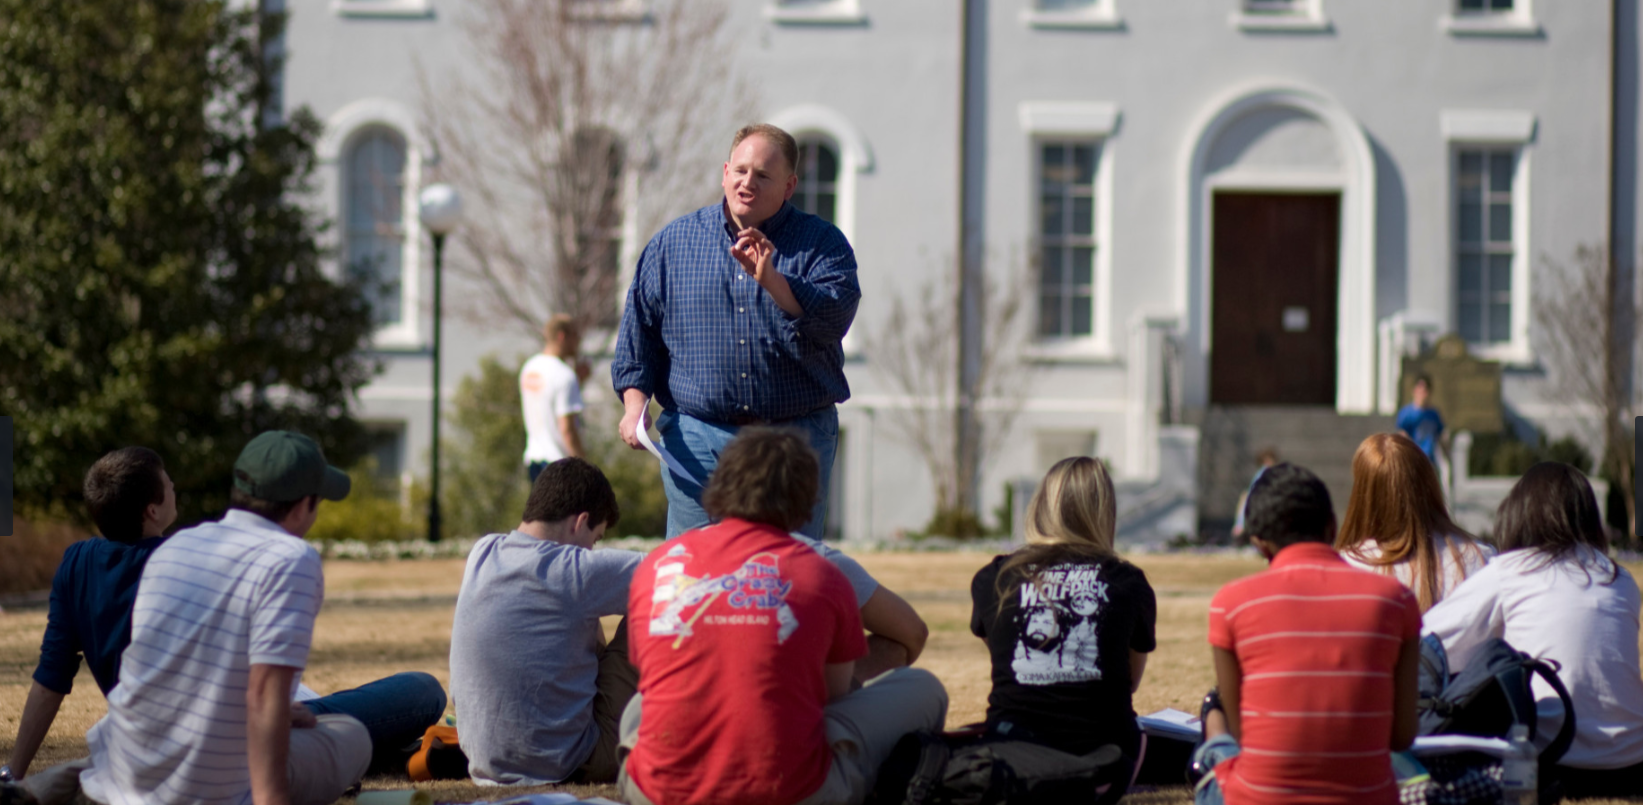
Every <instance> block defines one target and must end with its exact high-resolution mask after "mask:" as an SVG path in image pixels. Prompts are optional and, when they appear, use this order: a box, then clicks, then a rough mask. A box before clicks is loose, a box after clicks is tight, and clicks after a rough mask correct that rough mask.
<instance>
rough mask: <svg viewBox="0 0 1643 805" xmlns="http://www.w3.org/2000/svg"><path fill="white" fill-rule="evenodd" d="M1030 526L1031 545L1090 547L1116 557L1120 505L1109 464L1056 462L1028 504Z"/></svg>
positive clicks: (1081, 460)
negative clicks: (1114, 546) (1116, 497)
mask: <svg viewBox="0 0 1643 805" xmlns="http://www.w3.org/2000/svg"><path fill="white" fill-rule="evenodd" d="M1026 526H1027V543H1028V544H1029V545H1074V546H1078V547H1085V546H1089V547H1094V548H1095V549H1097V550H1099V551H1101V552H1103V553H1106V554H1109V555H1110V554H1113V553H1114V550H1113V536H1114V534H1115V533H1116V532H1117V531H1118V504H1117V502H1116V501H1115V500H1114V494H1113V489H1112V477H1111V476H1109V475H1108V474H1107V467H1106V465H1104V464H1102V463H1101V462H1099V461H1097V460H1095V459H1093V458H1086V457H1076V458H1064V459H1062V460H1060V461H1058V462H1056V465H1055V466H1054V467H1051V468H1050V471H1049V472H1048V473H1046V474H1045V475H1044V482H1043V483H1042V484H1039V486H1038V491H1037V492H1034V493H1033V499H1032V502H1031V503H1029V504H1028V505H1027V523H1026Z"/></svg>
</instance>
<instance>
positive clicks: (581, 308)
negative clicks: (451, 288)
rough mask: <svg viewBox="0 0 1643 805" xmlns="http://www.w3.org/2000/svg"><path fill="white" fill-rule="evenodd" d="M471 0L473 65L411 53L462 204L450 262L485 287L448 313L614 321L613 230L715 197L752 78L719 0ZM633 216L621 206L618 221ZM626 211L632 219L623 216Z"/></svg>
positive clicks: (649, 227)
mask: <svg viewBox="0 0 1643 805" xmlns="http://www.w3.org/2000/svg"><path fill="white" fill-rule="evenodd" d="M650 6H651V8H650V13H649V14H647V15H645V16H644V17H643V18H642V19H634V18H632V17H631V16H626V15H627V14H628V11H627V8H628V4H626V3H621V2H613V1H612V0H474V2H472V3H470V4H469V5H468V7H467V9H466V13H465V14H464V16H463V18H462V19H461V20H460V21H459V24H460V25H461V27H462V29H463V31H464V32H465V33H466V35H467V38H468V42H469V44H470V45H471V53H472V56H473V60H474V65H475V67H476V68H477V69H476V70H474V71H472V72H470V73H465V74H462V75H458V76H455V77H452V78H449V79H442V80H438V81H436V80H434V79H433V78H431V77H430V76H429V75H428V73H427V72H426V71H425V70H423V69H422V68H421V66H420V65H419V66H418V69H417V80H418V83H419V86H420V92H421V104H422V116H423V124H422V125H423V127H424V129H425V130H426V133H427V135H428V137H429V139H430V141H432V142H433V143H435V144H436V147H437V148H438V151H439V165H438V171H439V173H440V175H441V178H442V179H443V180H444V181H448V182H452V183H454V184H457V185H458V186H460V187H461V188H462V190H463V193H464V195H465V196H466V198H467V200H468V202H469V208H470V211H469V215H468V216H467V222H466V223H465V225H464V226H463V228H462V230H461V232H460V234H459V236H458V239H457V241H456V242H457V244H458V248H457V249H453V250H452V253H451V254H450V255H449V257H448V260H449V262H448V265H449V267H450V270H452V271H453V272H457V273H460V274H463V275H465V276H468V277H471V278H473V279H475V280H477V281H478V284H479V286H480V288H482V289H483V290H482V292H481V293H479V294H477V295H475V296H473V297H471V298H468V299H463V300H454V301H455V302H456V305H457V307H456V310H455V312H456V313H458V314H459V315H463V316H465V317H467V318H469V319H471V320H474V321H478V322H483V323H487V324H496V323H499V322H510V323H511V324H512V325H514V326H517V327H519V328H521V329H522V330H524V331H525V332H530V333H535V332H537V329H538V328H539V327H540V326H541V323H542V321H544V320H545V319H546V318H547V317H548V316H549V315H550V314H553V313H567V314H570V315H571V316H572V317H574V318H575V319H576V320H577V321H578V322H580V323H581V324H583V325H584V326H587V327H595V328H605V327H611V326H613V325H614V324H615V317H616V312H617V298H616V297H617V293H618V292H619V290H620V288H619V284H620V276H621V260H622V256H623V255H622V250H623V243H624V242H623V233H624V231H637V232H639V233H649V232H653V231H655V230H656V229H657V228H658V227H659V226H660V225H661V224H662V223H664V222H665V221H667V220H668V219H670V218H672V217H674V216H676V215H679V214H681V213H683V212H686V211H688V210H689V209H691V208H693V207H696V206H699V205H700V204H703V203H707V202H708V201H711V200H712V198H713V195H714V193H713V186H712V185H711V184H709V182H710V181H711V177H712V176H713V168H714V167H715V166H716V165H717V164H718V162H719V161H720V160H721V158H722V156H723V152H724V151H725V150H726V149H727V148H728V145H729V135H730V132H731V131H732V130H733V129H734V127H735V126H736V125H737V124H738V123H740V122H745V121H747V120H749V119H750V117H751V109H752V98H753V93H752V91H751V88H750V85H749V84H748V83H747V82H746V81H744V80H742V79H741V78H740V77H739V74H738V72H737V70H736V68H735V65H734V63H733V62H732V61H731V60H730V59H728V58H725V57H723V56H721V55H719V54H725V53H733V52H735V48H733V47H730V43H729V37H730V32H729V30H728V29H727V26H726V22H727V19H728V13H729V9H728V6H727V5H726V3H725V0H653V2H652V3H651V4H650ZM630 217H631V220H629V219H630ZM635 224H636V226H635Z"/></svg>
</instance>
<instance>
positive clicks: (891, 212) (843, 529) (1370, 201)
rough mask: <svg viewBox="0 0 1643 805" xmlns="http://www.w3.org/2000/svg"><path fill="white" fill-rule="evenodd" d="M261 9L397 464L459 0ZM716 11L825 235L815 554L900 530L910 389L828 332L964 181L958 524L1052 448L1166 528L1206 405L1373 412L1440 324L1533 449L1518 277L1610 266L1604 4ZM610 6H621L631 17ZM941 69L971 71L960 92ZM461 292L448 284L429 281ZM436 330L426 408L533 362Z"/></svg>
mask: <svg viewBox="0 0 1643 805" xmlns="http://www.w3.org/2000/svg"><path fill="white" fill-rule="evenodd" d="M287 2H288V6H287V11H288V12H289V13H290V22H289V27H288V29H287V35H286V41H285V49H286V51H287V52H288V54H289V56H288V62H287V64H286V68H285V75H284V97H285V102H286V104H287V106H288V107H294V106H296V105H299V104H306V105H308V106H309V107H310V108H312V109H313V110H314V112H315V113H316V114H318V115H319V116H320V118H321V119H322V120H325V121H326V123H327V130H326V134H325V137H324V140H323V142H322V143H321V148H320V156H321V159H322V160H323V161H324V167H323V170H322V173H323V176H322V180H323V187H322V192H323V196H322V200H323V202H324V204H326V205H327V206H328V209H329V210H330V211H332V212H333V213H334V214H335V220H336V222H337V225H336V227H335V231H336V234H337V236H338V237H339V245H341V246H342V248H343V249H344V250H345V253H346V254H347V255H349V256H350V258H354V257H357V256H359V255H380V256H379V257H376V258H375V259H374V262H373V265H375V266H377V267H378V269H379V270H381V271H384V272H386V274H387V275H389V278H390V279H396V280H397V284H395V285H394V286H393V287H390V288H388V289H386V290H385V291H384V292H383V294H384V295H383V296H381V297H380V303H379V319H381V330H380V332H379V334H378V338H377V344H376V346H377V349H378V352H379V356H380V357H381V358H382V359H383V360H384V363H385V367H386V371H385V372H384V373H383V374H382V375H381V376H379V377H378V378H377V379H376V380H375V381H374V382H373V383H372V384H371V385H370V386H369V387H368V388H366V389H365V390H364V392H363V393H362V395H361V407H360V415H361V416H362V418H363V419H365V420H366V421H368V422H370V423H372V424H373V427H374V428H376V429H377V432H378V433H379V449H378V457H379V463H381V464H382V465H383V466H384V467H385V469H386V470H387V471H390V472H394V471H401V472H416V473H422V472H425V469H424V468H422V467H420V466H418V464H419V462H421V461H423V460H424V459H422V457H423V456H424V455H425V453H426V446H427V444H428V431H429V423H430V415H429V403H430V400H431V394H430V388H429V383H428V377H429V344H430V341H431V326H430V310H431V308H430V301H429V295H430V290H429V289H430V287H431V268H430V256H429V252H430V247H429V245H428V238H427V235H426V233H423V232H421V231H420V229H419V227H418V225H417V222H416V216H415V204H414V197H415V193H416V191H417V189H418V188H419V186H420V185H421V183H422V182H423V175H424V173H425V172H426V171H427V169H428V166H429V165H430V163H431V161H432V160H434V159H435V158H436V157H435V155H436V150H435V149H436V148H437V144H434V143H429V142H426V141H424V139H423V138H422V135H421V134H419V131H420V127H419V124H418V119H419V114H420V112H419V110H418V108H417V104H418V101H417V98H418V85H417V69H418V65H420V66H421V69H423V70H425V71H429V72H433V73H438V72H440V71H447V70H463V69H467V68H466V65H467V64H468V63H469V61H470V60H469V59H468V58H467V57H466V56H465V49H466V48H468V47H469V45H468V43H467V40H466V39H465V36H464V33H463V32H462V30H461V29H460V26H459V25H458V24H457V21H458V20H459V19H460V16H461V14H462V13H463V9H462V6H463V3H462V2H461V0H287ZM635 3H640V5H638V6H634V4H635ZM732 3H733V18H732V20H731V23H730V24H731V25H732V26H733V29H734V30H736V31H739V32H740V31H745V32H746V35H745V36H737V37H736V38H735V39H736V41H737V42H738V47H739V48H740V50H739V51H738V52H736V53H732V54H715V53H704V54H703V58H733V59H735V60H737V63H738V65H739V67H740V69H741V70H742V71H743V72H744V73H745V74H746V75H747V76H749V77H750V78H751V79H753V81H754V83H755V84H756V85H757V87H758V92H759V104H760V108H761V110H762V111H761V114H762V116H763V117H764V119H766V120H769V121H770V122H774V123H776V124H778V125H781V126H783V127H784V128H787V129H788V130H790V131H792V132H793V133H794V134H795V135H797V136H799V137H800V138H801V141H803V143H804V144H805V146H806V149H807V150H806V157H807V158H806V162H807V163H808V164H809V165H810V166H811V167H810V168H809V169H808V170H807V172H806V175H805V177H804V180H803V182H802V183H801V187H800V191H799V196H800V198H799V199H798V201H801V202H802V203H803V205H804V206H805V207H806V208H807V209H810V210H812V211H814V212H817V213H818V214H824V215H827V216H828V217H830V218H831V219H832V220H833V221H834V222H835V223H836V224H837V225H838V226H839V227H840V229H841V230H842V231H843V232H844V233H845V234H846V235H847V236H848V237H849V238H850V240H851V242H852V243H853V244H854V246H855V249H856V255H857V259H858V262H859V266H860V279H861V285H862V289H863V302H862V305H861V309H860V313H859V315H858V318H857V322H856V333H855V334H853V336H852V340H851V342H850V343H849V344H848V345H847V346H849V347H850V349H849V352H850V355H851V357H850V361H849V364H848V367H847V371H848V373H849V379H850V383H851V387H852V389H853V397H852V399H851V401H849V402H848V403H846V404H845V405H844V406H842V407H841V426H842V431H843V436H842V442H841V449H840V454H839V461H840V466H839V468H838V471H837V473H836V475H835V477H836V479H837V482H836V483H835V496H836V498H837V499H836V501H835V504H834V517H833V521H834V522H833V523H832V528H831V529H830V530H834V531H835V532H837V533H840V534H842V535H843V536H845V537H847V538H880V537H885V536H888V535H890V534H892V533H894V532H896V531H898V530H913V529H917V528H919V527H920V526H922V525H923V524H924V522H925V521H926V520H927V519H928V517H929V515H930V513H931V509H932V506H933V500H934V493H933V491H932V485H931V483H930V480H929V478H928V475H927V473H926V472H925V471H924V465H923V464H922V462H921V461H920V460H919V458H918V456H917V454H916V452H915V451H913V450H912V449H911V448H910V447H909V446H907V445H906V444H905V440H902V439H898V438H897V427H896V425H895V424H894V422H895V421H896V419H897V418H896V417H895V416H894V414H895V412H896V411H897V410H901V409H904V408H905V407H906V406H910V405H918V404H921V403H920V401H919V400H918V399H916V398H914V397H912V396H910V395H908V394H907V393H906V392H905V390H902V389H899V388H898V387H897V385H896V384H894V383H890V382H886V378H884V377H882V376H880V374H878V373H876V372H875V370H874V367H873V363H872V361H873V356H872V355H871V354H869V353H868V352H867V351H866V350H864V349H863V348H862V343H863V339H862V338H861V335H862V333H863V332H871V331H873V328H877V327H883V326H884V324H885V322H884V319H885V317H886V316H887V315H888V312H889V309H890V300H891V299H893V298H895V297H896V296H897V295H901V296H902V297H903V298H908V297H909V295H911V294H915V293H917V292H918V291H919V289H920V288H921V287H922V286H923V285H924V284H925V283H927V282H928V280H929V279H930V278H931V277H936V276H939V275H942V274H944V273H946V274H951V275H952V276H953V277H955V278H956V276H957V274H958V270H959V269H958V259H957V257H956V255H958V254H959V253H960V251H961V249H960V243H961V238H963V237H964V236H965V234H966V232H962V231H961V228H962V227H961V219H962V216H961V210H960V206H959V205H960V195H961V192H960V191H961V184H963V173H962V172H963V171H964V170H969V171H971V174H970V176H969V184H968V188H969V191H970V192H972V193H978V194H979V196H977V197H976V200H975V203H976V204H977V205H979V206H978V209H979V210H981V211H982V215H981V217H980V222H981V223H980V227H979V230H976V229H975V228H974V227H972V230H970V231H968V234H970V235H971V236H972V237H980V238H981V241H982V243H983V244H984V250H985V253H986V254H987V255H988V258H989V259H988V260H987V262H986V267H985V270H986V271H988V272H991V274H992V280H993V282H994V283H995V284H996V285H997V286H998V287H1007V286H1020V287H1022V288H1023V290H1024V292H1025V296H1026V297H1027V298H1028V299H1030V300H1031V301H1030V303H1029V304H1028V306H1027V314H1026V318H1025V321H1024V322H1023V324H1022V326H1023V327H1025V328H1027V329H1028V330H1030V333H1031V335H1030V337H1029V338H1027V340H1026V343H1025V344H1024V346H1023V347H1022V349H1021V355H1020V358H1021V359H1022V360H1025V361H1028V362H1029V363H1030V365H1031V367H1032V372H1031V374H1030V376H1029V378H1028V380H1027V381H1026V382H1027V383H1028V384H1029V387H1028V389H1027V392H1026V394H1025V395H1023V396H1022V399H1021V400H1020V401H1019V403H1018V404H1019V406H1020V409H1021V413H1020V415H1019V416H1018V417H1016V419H1015V420H1014V423H1013V426H1012V429H1011V432H1010V433H1009V434H1008V438H1006V439H1004V440H1002V442H1001V444H1002V447H1001V448H1000V449H998V450H997V451H995V452H994V454H992V455H988V456H986V457H985V458H984V461H983V467H982V472H981V478H980V479H979V481H978V488H979V490H980V493H981V496H982V500H983V509H984V510H990V509H991V507H993V506H996V505H997V504H998V503H999V502H1000V501H1001V499H1002V496H1003V490H1004V487H1005V485H1006V484H1007V483H1008V482H1010V481H1011V480H1013V479H1017V478H1022V477H1036V476H1039V475H1041V474H1042V473H1043V472H1044V471H1045V470H1046V469H1047V468H1048V466H1049V465H1050V464H1051V463H1053V462H1054V461H1055V460H1056V459H1059V458H1061V457H1063V456H1065V455H1072V454H1088V455H1094V456H1098V457H1101V458H1103V459H1106V460H1108V461H1109V462H1110V465H1111V466H1112V468H1113V469H1114V471H1115V474H1116V475H1117V476H1119V477H1120V478H1123V479H1125V480H1124V484H1125V487H1126V489H1128V490H1130V491H1129V492H1127V493H1126V494H1130V495H1131V496H1132V497H1134V498H1135V500H1137V501H1140V502H1139V503H1135V504H1134V506H1138V507H1141V508H1145V507H1146V506H1147V505H1155V506H1156V507H1159V512H1156V514H1158V516H1157V517H1153V518H1152V519H1150V520H1147V518H1146V517H1143V516H1141V515H1139V514H1138V515H1136V517H1138V518H1140V519H1138V520H1136V523H1137V525H1136V528H1140V529H1142V530H1147V529H1151V530H1153V531H1158V532H1160V533H1161V532H1162V531H1166V530H1167V531H1172V532H1179V531H1184V530H1191V529H1192V528H1195V527H1196V525H1195V524H1194V523H1192V522H1191V520H1192V519H1195V518H1196V517H1197V514H1198V512H1197V504H1196V499H1195V497H1194V496H1193V494H1192V487H1193V486H1194V482H1195V478H1194V477H1193V473H1195V472H1196V470H1195V464H1196V462H1197V461H1198V460H1199V458H1198V455H1197V450H1198V446H1197V441H1196V439H1197V437H1196V435H1195V431H1194V428H1193V427H1192V426H1191V425H1189V424H1184V423H1188V422H1193V421H1196V420H1197V419H1201V418H1202V416H1203V412H1205V411H1209V410H1213V409H1215V408H1217V407H1225V406H1262V405H1296V406H1313V407H1317V408H1320V409H1326V410H1333V411H1335V412H1337V413H1339V414H1344V415H1366V414H1376V413H1379V414H1389V413H1391V410H1392V408H1393V407H1394V406H1395V404H1396V382H1397V379H1398V378H1397V374H1396V367H1397V362H1396V360H1394V358H1395V357H1396V353H1397V350H1398V349H1399V344H1400V343H1402V341H1404V340H1408V339H1410V338H1413V337H1414V336H1415V335H1418V334H1419V333H1423V332H1440V331H1441V332H1447V331H1454V332H1458V333H1460V334H1461V335H1462V336H1464V337H1465V338H1466V339H1467V340H1468V341H1469V342H1470V343H1471V344H1472V347H1473V351H1474V353H1476V354H1479V355H1481V356H1484V357H1489V358H1494V359H1498V360H1500V361H1502V362H1503V364H1504V365H1505V367H1506V371H1505V396H1506V403H1507V405H1508V407H1509V408H1510V409H1511V410H1512V411H1513V412H1514V413H1515V414H1517V415H1519V416H1521V417H1522V418H1524V419H1526V420H1528V421H1532V422H1535V423H1539V424H1541V425H1543V426H1545V427H1547V429H1548V430H1550V431H1553V432H1554V433H1555V432H1559V431H1560V430H1563V429H1566V428H1567V425H1566V424H1560V423H1562V422H1564V421H1565V420H1567V419H1569V417H1570V414H1571V411H1570V409H1569V408H1568V407H1567V406H1566V405H1565V404H1564V403H1563V402H1562V401H1560V400H1558V399H1557V398H1555V396H1554V395H1552V394H1551V393H1549V392H1548V391H1547V390H1546V389H1545V386H1546V382H1547V381H1546V378H1547V376H1548V375H1547V372H1546V367H1545V366H1544V365H1543V364H1542V362H1541V361H1540V360H1538V359H1537V354H1536V349H1535V335H1534V322H1533V316H1532V289H1533V288H1534V277H1535V273H1536V270H1537V266H1538V265H1539V262H1540V260H1541V258H1542V257H1543V256H1548V257H1552V258H1559V259H1568V258H1570V257H1571V256H1572V255H1573V253H1574V251H1575V250H1576V248H1578V247H1580V246H1588V245H1589V246H1597V245H1602V244H1605V243H1609V242H1610V241H1611V240H1612V241H1613V242H1614V245H1615V249H1616V253H1617V254H1620V255H1630V256H1632V257H1635V251H1636V249H1637V244H1636V242H1635V237H1634V235H1633V233H1634V232H1635V231H1636V228H1637V224H1638V222H1639V220H1638V219H1639V210H1638V208H1637V204H1636V203H1635V196H1636V184H1637V181H1636V179H1637V172H1638V171H1637V160H1636V154H1637V150H1638V144H1639V135H1638V127H1637V121H1636V118H1637V94H1638V80H1637V74H1638V66H1637V65H1638V39H1639V37H1638V19H1637V15H1636V11H1635V8H1633V7H1628V6H1627V4H1625V3H1615V4H1611V3H1600V2H1597V1H1596V0H1567V2H1558V3H1553V2H1551V1H1550V0H1422V2H1418V3H1397V4H1387V3H1384V2H1378V1H1377V0H1210V1H1209V2H1204V1H1203V0H995V1H994V2H984V1H983V0H968V2H958V3H954V2H938V1H937V0H802V1H796V2H782V1H781V0H732ZM621 5H623V7H624V8H627V7H629V6H634V7H635V8H636V9H637V10H638V12H639V13H638V14H636V15H635V16H636V17H637V18H639V19H641V20H642V18H643V7H642V2H641V0H624V2H623V3H621ZM967 12H968V14H969V16H966V14H967ZM632 24H643V22H642V21H641V22H635V23H632ZM967 25H968V26H970V27H969V30H968V33H969V36H968V37H966V26H967ZM966 66H968V67H969V68H970V69H971V70H972V71H979V75H981V76H982V77H983V78H982V80H981V81H979V82H976V83H973V84H972V85H971V88H970V90H969V91H968V92H966V90H965V86H964V83H963V82H962V80H961V78H962V76H963V75H964V72H965V69H966ZM966 113H968V114H969V115H970V116H971V118H970V119H971V120H972V122H973V123H975V124H976V125H974V126H973V127H972V132H973V134H972V136H971V138H970V139H969V140H967V141H964V142H961V136H960V132H961V128H962V126H963V122H964V120H965V115H966ZM729 135H730V132H728V131H727V132H726V145H727V146H728V139H729ZM966 144H967V147H968V152H967V153H969V154H970V156H971V159H969V160H968V161H967V160H966V159H965V155H966V151H963V150H961V149H962V148H965V147H966ZM966 166H967V167H966ZM383 177H388V179H389V181H387V182H384V181H383ZM713 182H714V177H704V192H711V191H712V189H713ZM383 188H388V189H387V190H384V189H383ZM651 234H652V233H649V232H637V233H634V236H635V237H636V238H637V239H638V243H636V244H628V246H627V249H626V250H625V251H627V252H628V253H636V251H637V246H639V245H642V243H643V241H644V240H646V239H648V238H649V236H650V235H651ZM1634 262H1635V260H1627V261H1626V262H1625V265H1626V266H1627V270H1628V271H1630V270H1631V266H1632V265H1633V263H1634ZM626 270H627V271H629V272H631V270H632V267H631V266H628V267H626ZM955 283H956V279H955ZM463 292H464V291H463V284H462V281H461V280H460V279H459V278H453V277H449V276H448V277H447V279H446V287H445V293H446V294H447V295H449V294H461V293H463ZM955 293H956V291H955ZM971 326H979V327H980V328H981V330H982V335H983V337H992V336H993V335H995V334H990V333H989V332H988V328H987V323H986V322H985V321H983V322H980V323H972V325H971ZM445 327H446V329H445V349H444V367H445V368H444V376H445V377H446V378H448V380H447V381H446V387H445V392H444V393H445V394H446V395H447V399H448V397H449V394H450V393H451V392H452V391H453V390H454V388H455V386H456V383H457V382H458V381H459V380H460V378H461V377H463V376H464V375H465V374H468V373H470V372H472V371H473V369H474V367H475V366H476V364H477V361H478V358H479V357H480V356H482V355H485V354H488V353H495V354H498V355H500V356H502V357H503V358H504V359H512V358H513V357H514V356H518V355H522V354H524V353H527V352H530V351H534V350H535V349H537V348H538V347H539V344H537V343H535V342H534V341H532V340H530V339H528V338H524V337H522V336H520V335H519V334H518V333H516V332H514V331H508V332H495V331H491V330H488V329H487V328H484V327H478V326H475V325H473V324H470V323H465V322H462V321H454V320H450V319H447V320H446V323H445ZM589 385H590V387H597V388H598V390H599V392H601V393H596V394H590V404H609V405H615V404H616V403H615V401H614V397H613V395H611V394H610V393H609V391H608V388H606V386H608V383H606V381H605V375H603V373H602V372H601V373H598V374H596V376H595V379H594V380H593V381H590V384H589ZM590 391H593V389H592V388H590ZM1000 404H1009V405H1015V404H1017V403H1000ZM980 407H981V409H982V410H983V412H986V411H987V410H989V408H988V401H986V400H983V401H982V404H981V406H980ZM985 416H986V414H985V413H984V419H985ZM1172 490H1173V491H1172ZM1177 493H1179V494H1177ZM1149 496H1150V497H1149ZM1148 500H1151V501H1152V504H1148V503H1147V501H1148ZM1344 503H1345V501H1344V500H1340V501H1337V508H1341V507H1343V506H1344ZM1210 514H1213V513H1206V516H1209V515H1210ZM1183 518H1186V519H1183ZM1141 520H1147V522H1146V523H1141ZM1183 523H1185V525H1183Z"/></svg>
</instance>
